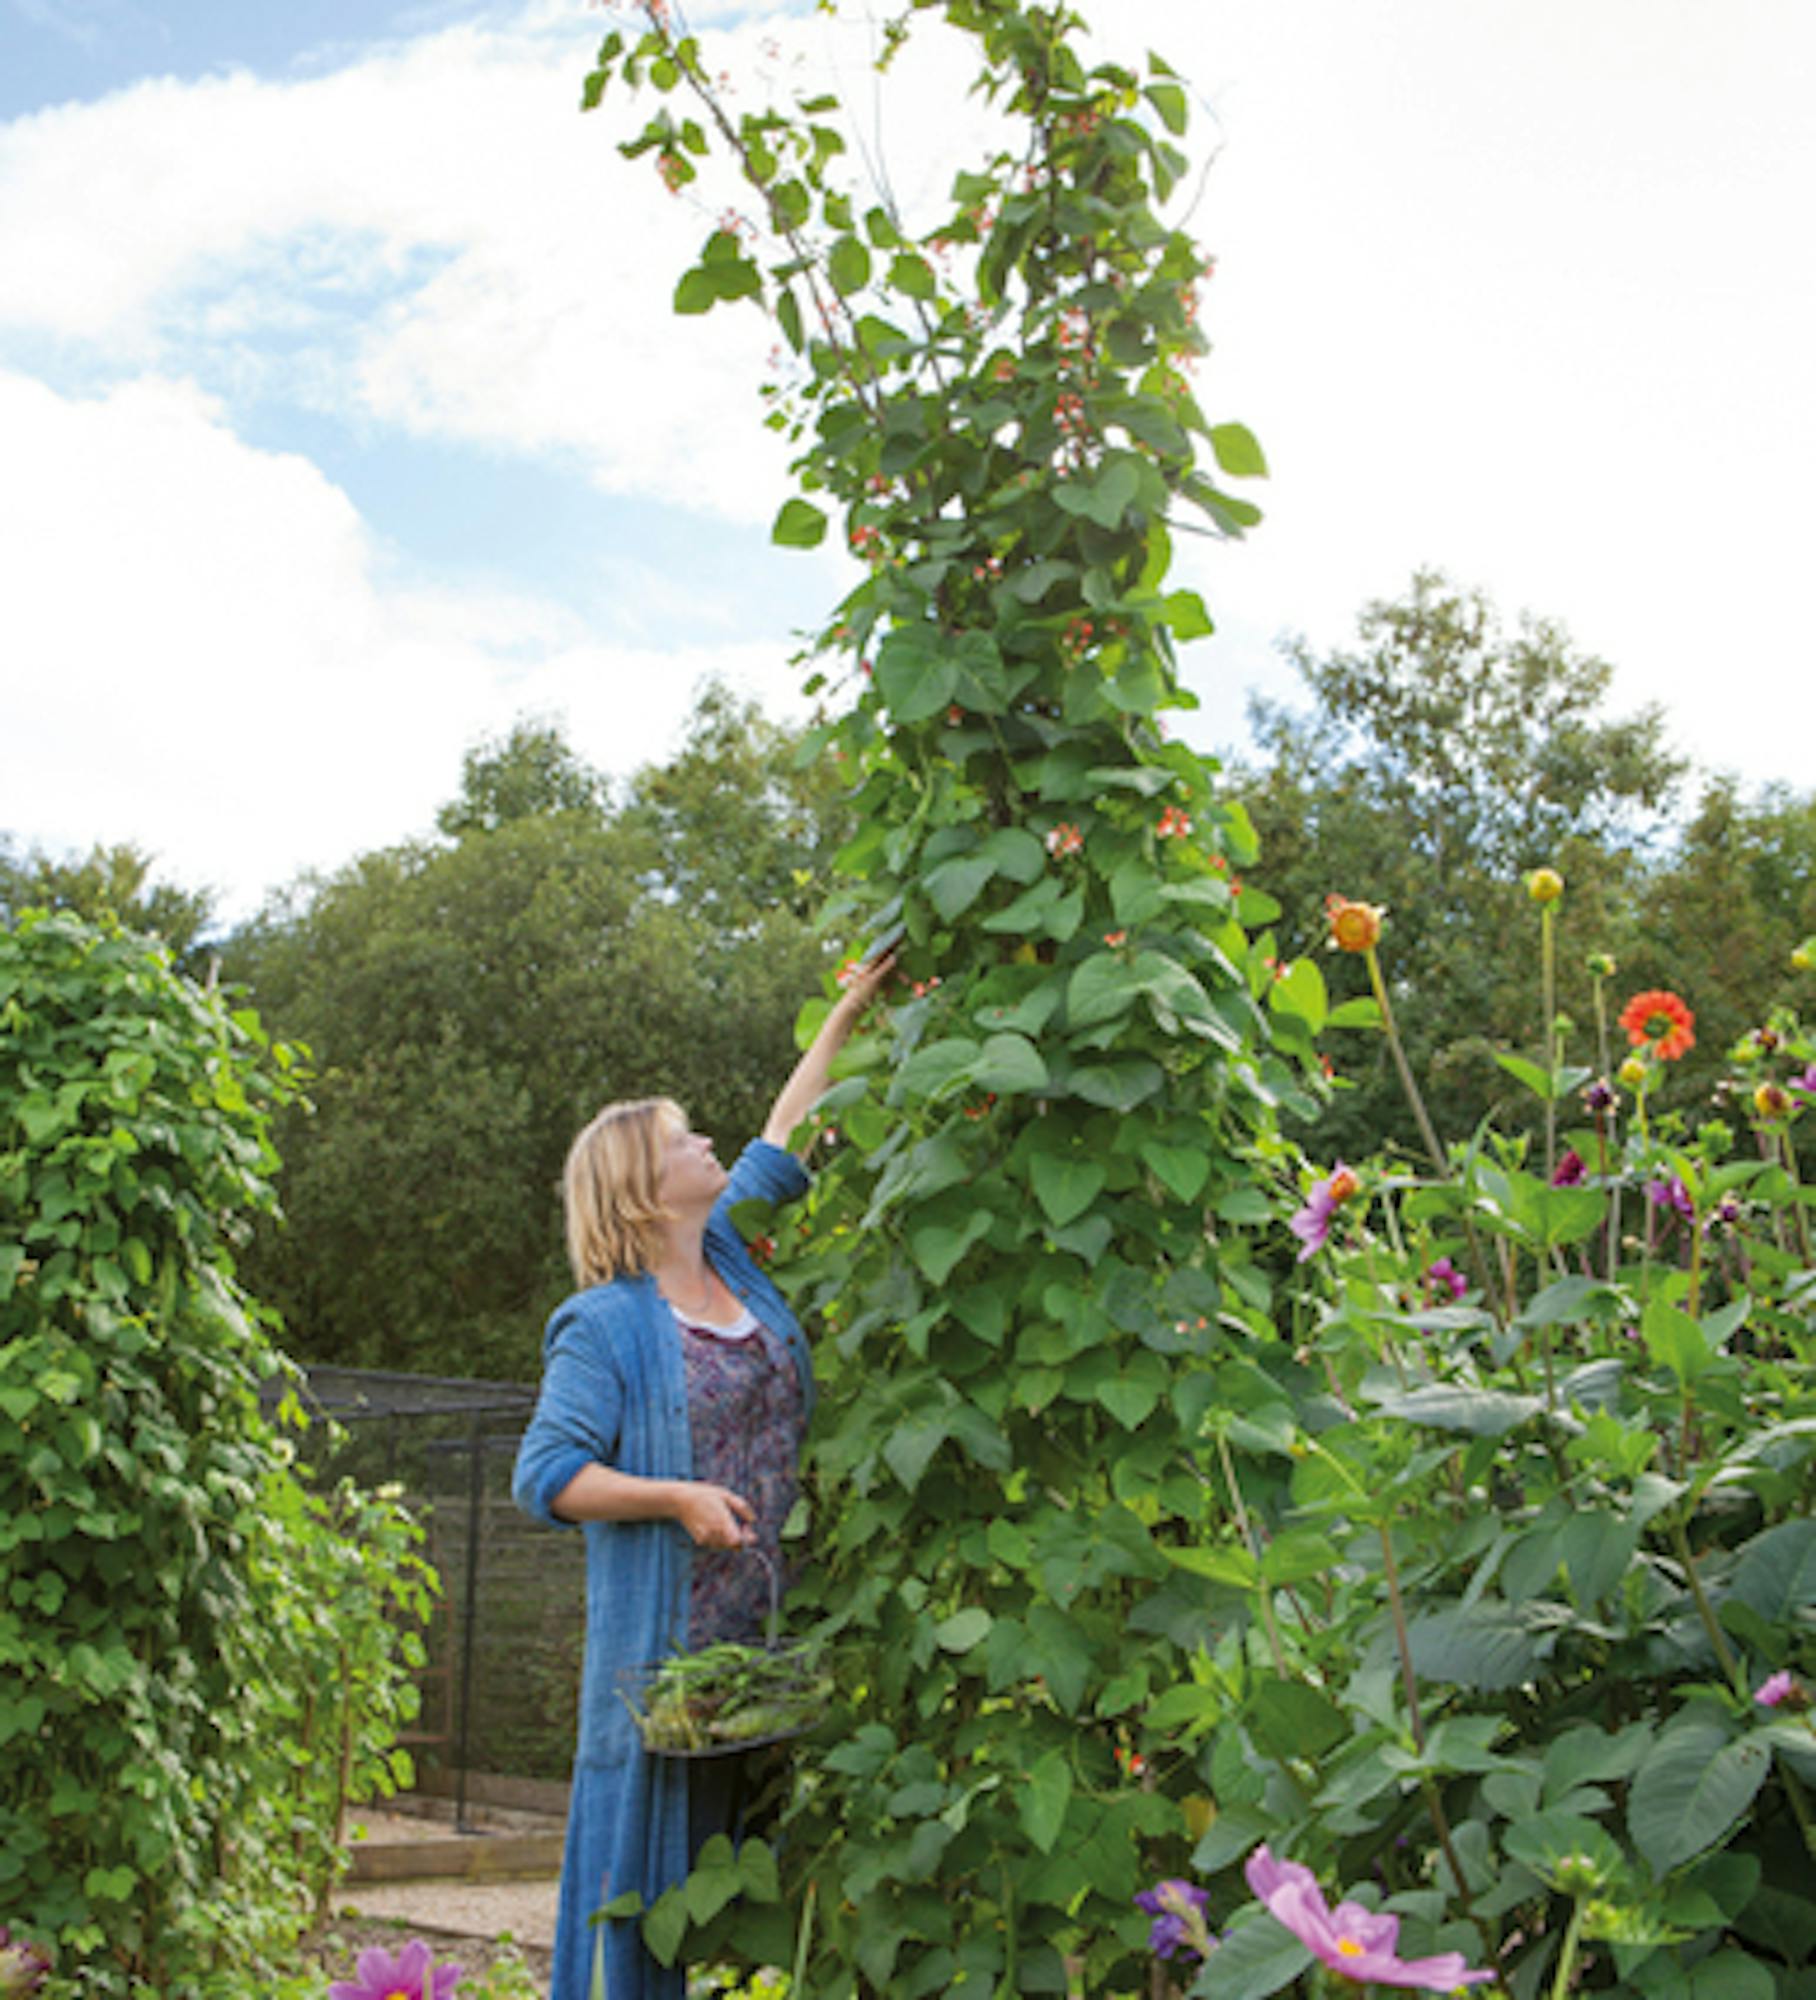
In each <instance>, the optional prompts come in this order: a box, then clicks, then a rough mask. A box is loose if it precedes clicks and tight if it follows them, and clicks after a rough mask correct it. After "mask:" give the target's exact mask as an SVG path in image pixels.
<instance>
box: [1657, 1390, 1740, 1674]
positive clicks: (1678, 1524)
mask: <svg viewBox="0 0 1816 2000" xmlns="http://www.w3.org/2000/svg"><path fill="white" fill-rule="evenodd" d="M1688 1405H1689V1399H1688V1397H1686V1398H1685V1416H1686V1417H1687V1416H1688V1415H1689V1408H1688ZM1678 1470H1679V1472H1682V1471H1683V1470H1684V1468H1683V1467H1682V1466H1681V1465H1680V1466H1679V1467H1678ZM1671 1546H1672V1547H1673V1548H1674V1549H1676V1551H1677V1559H1678V1561H1679V1562H1680V1563H1682V1564H1683V1566H1684V1577H1685V1580H1686V1581H1687V1582H1688V1583H1689V1586H1690V1595H1691V1597H1692V1598H1693V1599H1694V1600H1695V1602H1696V1615H1697V1616H1698V1617H1699V1618H1700V1619H1701V1620H1702V1623H1703V1630H1704V1631H1705V1632H1707V1633H1708V1635H1709V1644H1710V1645H1711V1646H1713V1647H1714V1649H1715V1657H1716V1659H1718V1660H1719V1661H1720V1662H1721V1670H1722V1672H1723V1673H1724V1674H1726V1675H1727V1677H1728V1685H1729V1686H1730V1687H1731V1688H1733V1690H1734V1692H1735V1693H1736V1694H1737V1695H1738V1696H1739V1697H1740V1699H1741V1700H1742V1701H1745V1700H1746V1699H1747V1683H1746V1679H1745V1677H1744V1676H1743V1675H1742V1673H1741V1671H1740V1662H1739V1661H1738V1660H1736V1659H1735V1657H1734V1654H1733V1651H1732V1649H1731V1648H1730V1647H1729V1645H1728V1635H1727V1634H1726V1633H1725V1632H1724V1631H1723V1630H1722V1629H1721V1620H1720V1619H1719V1618H1717V1617H1716V1615H1715V1610H1714V1607H1713V1606H1712V1605H1711V1604H1710V1602H1709V1599H1708V1595H1707V1593H1706V1592H1705V1591H1704V1590H1703V1587H1702V1578H1701V1577H1700V1576H1698V1575H1697V1573H1696V1558H1695V1557H1694V1556H1693V1555H1692V1554H1691V1553H1690V1536H1689V1533H1688V1531H1687V1530H1686V1529H1685V1527H1684V1524H1683V1521H1682V1519H1681V1517H1680V1516H1678V1515H1677V1514H1675V1513H1674V1514H1673V1515H1672V1516H1671Z"/></svg>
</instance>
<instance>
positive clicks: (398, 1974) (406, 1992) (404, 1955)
mask: <svg viewBox="0 0 1816 2000" xmlns="http://www.w3.org/2000/svg"><path fill="white" fill-rule="evenodd" d="M355 1970H356V1971H357V1973H358V1975H359V1976H358V1977H357V1978H356V1979H336V1980H335V1981H333V1982H332V1984H330V1986H329V1988H328V2000H453V1993H454V1988H455V1985H456V1984H457V1983H458V1981H459V1979H460V1974H461V1968H460V1967H459V1966H458V1965H455V1964H454V1963H453V1962H452V1961H450V1962H449V1963H448V1964H446V1965H436V1964H435V1963H434V1960H433V1957H432V1956H431V1954H430V1951H429V1947H428V1946H427V1945H426V1944H424V1943H423V1941H422V1939H421V1938H412V1939H411V1940H410V1942H409V1943H408V1944H407V1945H405V1946H404V1948H403V1950H402V1951H400V1952H396V1953H392V1952H388V1951H386V1950H385V1949H384V1948H383V1947H382V1946H380V1945H373V1946H372V1948H371V1949H370V1950H369V1951H362V1952H361V1953H360V1955H359V1958H358V1960H357V1961H356V1965H355Z"/></svg>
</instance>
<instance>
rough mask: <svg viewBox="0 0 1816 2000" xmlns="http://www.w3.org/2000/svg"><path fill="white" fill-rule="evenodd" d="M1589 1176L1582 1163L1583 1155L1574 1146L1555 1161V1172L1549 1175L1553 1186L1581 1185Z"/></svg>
mask: <svg viewBox="0 0 1816 2000" xmlns="http://www.w3.org/2000/svg"><path fill="white" fill-rule="evenodd" d="M1588 1178H1589V1169H1588V1168H1587V1167H1586V1166H1585V1165H1584V1164H1583V1156H1582V1154H1581V1153H1579V1152H1578V1151H1577V1150H1576V1148H1575V1147H1574V1146H1572V1147H1570V1148H1569V1149H1568V1150H1567V1151H1566V1152H1565V1154H1564V1157H1563V1158H1562V1159H1561V1160H1559V1161H1558V1163H1557V1172H1556V1173H1554V1174H1553V1175H1552V1176H1551V1185H1552V1186H1553V1187H1581V1186H1582V1184H1583V1182H1584V1181H1586V1180H1587V1179H1588Z"/></svg>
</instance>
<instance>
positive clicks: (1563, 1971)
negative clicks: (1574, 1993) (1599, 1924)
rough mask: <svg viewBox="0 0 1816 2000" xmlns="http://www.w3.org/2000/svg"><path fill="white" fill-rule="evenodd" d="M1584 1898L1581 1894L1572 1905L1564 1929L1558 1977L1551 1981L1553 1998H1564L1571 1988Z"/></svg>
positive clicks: (1558, 1999)
mask: <svg viewBox="0 0 1816 2000" xmlns="http://www.w3.org/2000/svg"><path fill="white" fill-rule="evenodd" d="M1583 1908H1584V1900H1583V1898H1582V1897H1581V1896H1579V1897H1578V1898H1577V1899H1576V1901H1575V1903H1574V1904H1573V1905H1572V1906H1571V1910H1570V1922H1569V1925H1568V1926H1567V1927H1566V1929H1565V1931H1564V1947H1563V1949H1562V1950H1561V1951H1560V1952H1559V1953H1558V1955H1557V1977H1556V1978H1555V1979H1554V1980H1553V1981H1552V1982H1551V2000H1564V1995H1565V1994H1566V1993H1567V1992H1568V1991H1569V1990H1570V1975H1571V1974H1572V1973H1573V1972H1574V1971H1575V1970H1576V1947H1577V1940H1578V1939H1579V1938H1580V1937H1581V1935H1582V1930H1583Z"/></svg>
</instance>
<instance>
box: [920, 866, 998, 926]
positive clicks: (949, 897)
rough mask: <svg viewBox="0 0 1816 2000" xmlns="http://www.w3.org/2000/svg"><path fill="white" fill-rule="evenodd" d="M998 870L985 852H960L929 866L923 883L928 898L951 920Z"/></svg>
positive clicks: (973, 899)
mask: <svg viewBox="0 0 1816 2000" xmlns="http://www.w3.org/2000/svg"><path fill="white" fill-rule="evenodd" d="M995 873H996V864H995V863H994V862H993V861H992V860H991V859H990V857H989V856H988V855H986V854H957V855H954V856H953V858H952V859H951V860H950V861H942V862H941V863H940V864H939V866H938V867H937V868H930V869H929V870H928V871H927V874H926V877H925V879H924V881H923V882H922V885H921V886H922V887H923V888H924V889H925V890H926V892H927V900H928V901H929V902H930V903H931V904H932V905H933V907H934V908H935V909H936V910H938V912H939V913H940V915H941V916H942V917H944V918H945V919H946V921H947V922H948V923H950V922H951V921H952V919H953V918H954V917H957V916H962V915H963V914H964V912H965V911H966V910H968V909H969V908H970V907H971V905H972V904H973V903H975V902H976V901H977V899H978V897H979V895H980V894H981V893H982V891H983V887H984V884H985V883H986V882H988V881H989V880H990V878H991V876H993V875H994V874H995Z"/></svg>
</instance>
